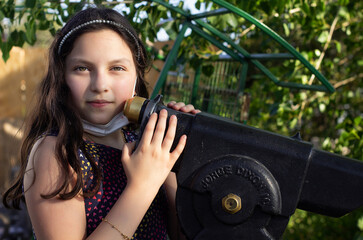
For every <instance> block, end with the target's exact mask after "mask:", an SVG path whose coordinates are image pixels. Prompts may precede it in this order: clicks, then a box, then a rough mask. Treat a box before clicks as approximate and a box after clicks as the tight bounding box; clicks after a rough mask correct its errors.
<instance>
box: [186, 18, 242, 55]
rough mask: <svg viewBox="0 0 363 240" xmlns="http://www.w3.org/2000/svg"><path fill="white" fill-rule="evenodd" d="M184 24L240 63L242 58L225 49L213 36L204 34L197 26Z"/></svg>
mask: <svg viewBox="0 0 363 240" xmlns="http://www.w3.org/2000/svg"><path fill="white" fill-rule="evenodd" d="M186 24H188V26H189V27H190V28H191V29H192V30H193V31H195V33H197V34H199V35H200V36H201V37H203V38H205V39H207V40H208V41H209V42H211V43H212V44H213V45H215V46H216V47H218V48H219V49H221V50H223V51H225V52H226V53H227V54H228V55H230V56H231V57H232V58H234V59H235V60H237V61H241V60H242V59H243V58H242V57H241V56H240V55H238V54H236V53H235V52H234V51H233V50H231V49H229V48H227V47H226V46H224V45H223V44H222V43H220V42H219V41H218V40H217V39H215V38H214V37H213V36H211V35H209V34H207V33H206V32H204V31H203V30H201V29H200V28H198V27H197V26H195V25H194V24H192V23H190V22H186Z"/></svg>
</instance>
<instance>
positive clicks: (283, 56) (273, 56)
mask: <svg viewBox="0 0 363 240" xmlns="http://www.w3.org/2000/svg"><path fill="white" fill-rule="evenodd" d="M250 58H251V59H257V60H273V59H296V58H295V56H293V55H291V54H290V53H251V54H250Z"/></svg>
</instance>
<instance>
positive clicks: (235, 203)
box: [222, 193, 242, 214]
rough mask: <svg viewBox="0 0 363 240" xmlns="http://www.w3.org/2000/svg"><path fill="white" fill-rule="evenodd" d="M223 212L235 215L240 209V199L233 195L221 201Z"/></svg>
mask: <svg viewBox="0 0 363 240" xmlns="http://www.w3.org/2000/svg"><path fill="white" fill-rule="evenodd" d="M222 207H223V209H224V211H226V212H228V213H230V214H235V213H237V212H238V211H240V210H241V208H242V203H241V198H240V197H239V196H237V195H235V194H233V193H230V194H228V195H227V196H225V197H224V198H223V199H222Z"/></svg>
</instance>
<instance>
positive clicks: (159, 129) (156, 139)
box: [151, 109, 168, 146]
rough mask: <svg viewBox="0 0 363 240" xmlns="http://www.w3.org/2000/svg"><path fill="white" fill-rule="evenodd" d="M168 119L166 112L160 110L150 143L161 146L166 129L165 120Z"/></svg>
mask: <svg viewBox="0 0 363 240" xmlns="http://www.w3.org/2000/svg"><path fill="white" fill-rule="evenodd" d="M167 117H168V112H167V111H166V110H165V109H162V110H161V111H160V113H159V120H158V124H157V125H156V129H155V132H154V136H153V137H152V140H151V141H152V143H153V144H156V145H158V146H159V145H161V143H162V141H163V139H164V134H165V128H166V119H167Z"/></svg>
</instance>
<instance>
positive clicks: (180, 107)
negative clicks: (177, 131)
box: [167, 101, 200, 114]
mask: <svg viewBox="0 0 363 240" xmlns="http://www.w3.org/2000/svg"><path fill="white" fill-rule="evenodd" d="M167 106H168V107H169V108H172V109H174V110H177V111H181V112H185V113H191V114H197V113H200V110H199V109H195V108H194V106H193V105H192V104H188V105H185V103H183V102H178V103H177V102H175V101H171V102H169V103H168V105H167Z"/></svg>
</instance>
